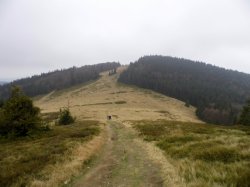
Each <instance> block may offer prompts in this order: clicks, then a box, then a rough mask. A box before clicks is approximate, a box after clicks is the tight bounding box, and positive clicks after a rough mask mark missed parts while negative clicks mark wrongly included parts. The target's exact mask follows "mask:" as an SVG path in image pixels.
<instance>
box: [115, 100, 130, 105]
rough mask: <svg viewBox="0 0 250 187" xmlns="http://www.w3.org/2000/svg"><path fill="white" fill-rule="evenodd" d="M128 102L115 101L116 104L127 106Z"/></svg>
mask: <svg viewBox="0 0 250 187" xmlns="http://www.w3.org/2000/svg"><path fill="white" fill-rule="evenodd" d="M126 103H127V102H126V101H115V104H118V105H119V104H126Z"/></svg>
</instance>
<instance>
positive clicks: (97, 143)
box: [0, 66, 250, 187]
mask: <svg viewBox="0 0 250 187" xmlns="http://www.w3.org/2000/svg"><path fill="white" fill-rule="evenodd" d="M126 68H127V67H124V66H123V67H119V68H118V69H117V73H116V74H113V75H109V74H110V73H109V72H102V73H101V75H100V77H99V78H98V79H97V80H91V81H89V82H85V83H83V84H80V85H76V86H73V87H70V88H67V89H63V90H59V91H52V92H50V93H49V94H47V95H41V96H36V97H35V98H33V101H34V104H35V105H36V106H38V107H39V108H40V109H41V113H42V117H43V119H44V120H45V121H46V122H47V123H48V124H49V125H50V128H51V131H48V133H44V134H41V135H39V137H28V138H26V139H20V140H17V141H16V142H15V141H13V142H8V141H5V140H4V141H0V144H1V148H2V149H1V154H0V162H1V167H2V169H3V170H6V168H12V170H10V172H6V173H3V172H0V179H2V184H3V185H5V186H18V185H19V186H20V185H26V186H89V187H92V186H110V187H117V186H118V187H122V186H136V187H137V186H156V187H158V186H180V187H182V186H243V187H244V186H249V185H250V184H249V181H248V179H249V177H250V170H249V166H250V162H249V158H250V146H249V143H248V142H249V141H250V136H249V135H250V133H249V128H248V127H241V126H231V127H226V126H218V125H211V124H206V123H204V122H203V121H201V120H199V119H198V117H197V116H196V113H195V111H196V108H195V107H193V106H191V105H190V106H187V105H186V103H184V102H182V101H179V100H177V99H174V98H171V97H167V96H165V95H162V94H159V93H157V92H154V91H151V90H147V89H143V88H139V87H136V86H131V85H126V84H123V83H119V82H118V81H117V80H118V78H119V76H120V74H121V73H122V72H124V71H125V70H126ZM64 107H68V108H69V109H70V111H71V113H72V115H73V116H74V117H76V122H75V124H73V125H72V126H71V125H69V126H58V125H55V124H56V123H55V120H56V119H57V115H58V112H59V110H60V109H61V108H64ZM108 115H111V116H112V120H107V116H108ZM23 148H25V149H23ZM20 150H22V151H20ZM14 165H15V166H16V167H15V166H14ZM17 166H18V167H17ZM0 184H1V183H0Z"/></svg>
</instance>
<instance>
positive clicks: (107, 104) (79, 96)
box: [35, 67, 199, 122]
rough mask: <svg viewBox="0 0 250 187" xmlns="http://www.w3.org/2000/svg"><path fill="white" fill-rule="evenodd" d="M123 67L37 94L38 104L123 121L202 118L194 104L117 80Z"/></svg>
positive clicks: (81, 115) (51, 109)
mask: <svg viewBox="0 0 250 187" xmlns="http://www.w3.org/2000/svg"><path fill="white" fill-rule="evenodd" d="M123 69H124V67H122V68H118V70H117V72H118V73H117V74H116V75H114V76H109V75H108V72H105V73H103V74H102V76H101V78H100V79H98V80H97V81H95V82H90V83H89V84H87V85H83V86H79V87H73V88H71V89H67V90H61V91H60V92H59V93H57V91H56V92H53V93H52V94H48V95H46V96H44V97H42V98H37V99H36V100H35V104H36V105H37V106H39V107H40V108H42V111H43V112H54V111H58V110H59V108H62V107H65V106H68V104H69V107H70V111H71V112H72V114H73V115H74V116H76V117H77V119H83V118H86V117H90V119H94V120H98V121H103V122H104V121H105V120H106V116H107V115H116V116H119V119H120V120H121V121H123V120H141V119H167V120H178V121H193V122H199V120H198V119H197V117H196V115H195V108H194V107H190V108H187V107H185V103H183V102H181V101H178V100H176V99H173V98H170V97H166V96H164V95H161V94H158V93H156V92H153V91H150V90H145V89H140V88H138V87H135V86H128V85H124V84H120V83H117V78H118V76H119V73H120V72H121V71H123ZM55 96H56V97H55ZM159 111H164V113H163V112H159Z"/></svg>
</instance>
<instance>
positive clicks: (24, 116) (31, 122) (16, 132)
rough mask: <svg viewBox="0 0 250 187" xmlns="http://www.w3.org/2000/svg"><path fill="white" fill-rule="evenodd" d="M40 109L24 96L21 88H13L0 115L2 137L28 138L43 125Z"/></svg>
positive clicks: (0, 133)
mask: <svg viewBox="0 0 250 187" xmlns="http://www.w3.org/2000/svg"><path fill="white" fill-rule="evenodd" d="M39 113H40V109H39V108H38V107H35V106H33V102H32V100H31V99H30V98H29V97H27V96H26V95H24V94H23V92H22V91H21V89H20V88H19V87H12V90H11V96H10V98H9V99H8V100H7V101H6V102H5V103H4V105H3V107H2V109H1V115H0V118H1V119H0V135H3V136H9V135H11V136H26V135H28V134H29V132H31V131H32V130H35V129H38V128H39V127H40V125H41V119H40V117H39Z"/></svg>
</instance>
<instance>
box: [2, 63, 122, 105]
mask: <svg viewBox="0 0 250 187" xmlns="http://www.w3.org/2000/svg"><path fill="white" fill-rule="evenodd" d="M119 66H120V64H119V63H117V62H107V63H101V64H96V65H86V66H82V67H79V68H77V67H72V68H69V69H62V70H56V71H53V72H49V73H42V74H41V75H35V76H32V77H28V78H23V79H19V80H16V81H13V82H11V83H9V84H5V85H1V86H0V100H6V99H7V98H8V97H9V96H10V90H11V87H12V86H13V85H16V86H20V87H21V89H22V90H23V92H24V93H25V94H26V95H28V96H37V95H42V94H47V93H49V92H51V91H53V90H60V89H64V88H68V87H71V86H74V85H77V84H81V83H85V82H88V81H91V80H95V79H98V78H99V76H100V75H99V73H100V72H103V71H108V70H111V69H115V68H117V67H119ZM0 104H1V101H0Z"/></svg>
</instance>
